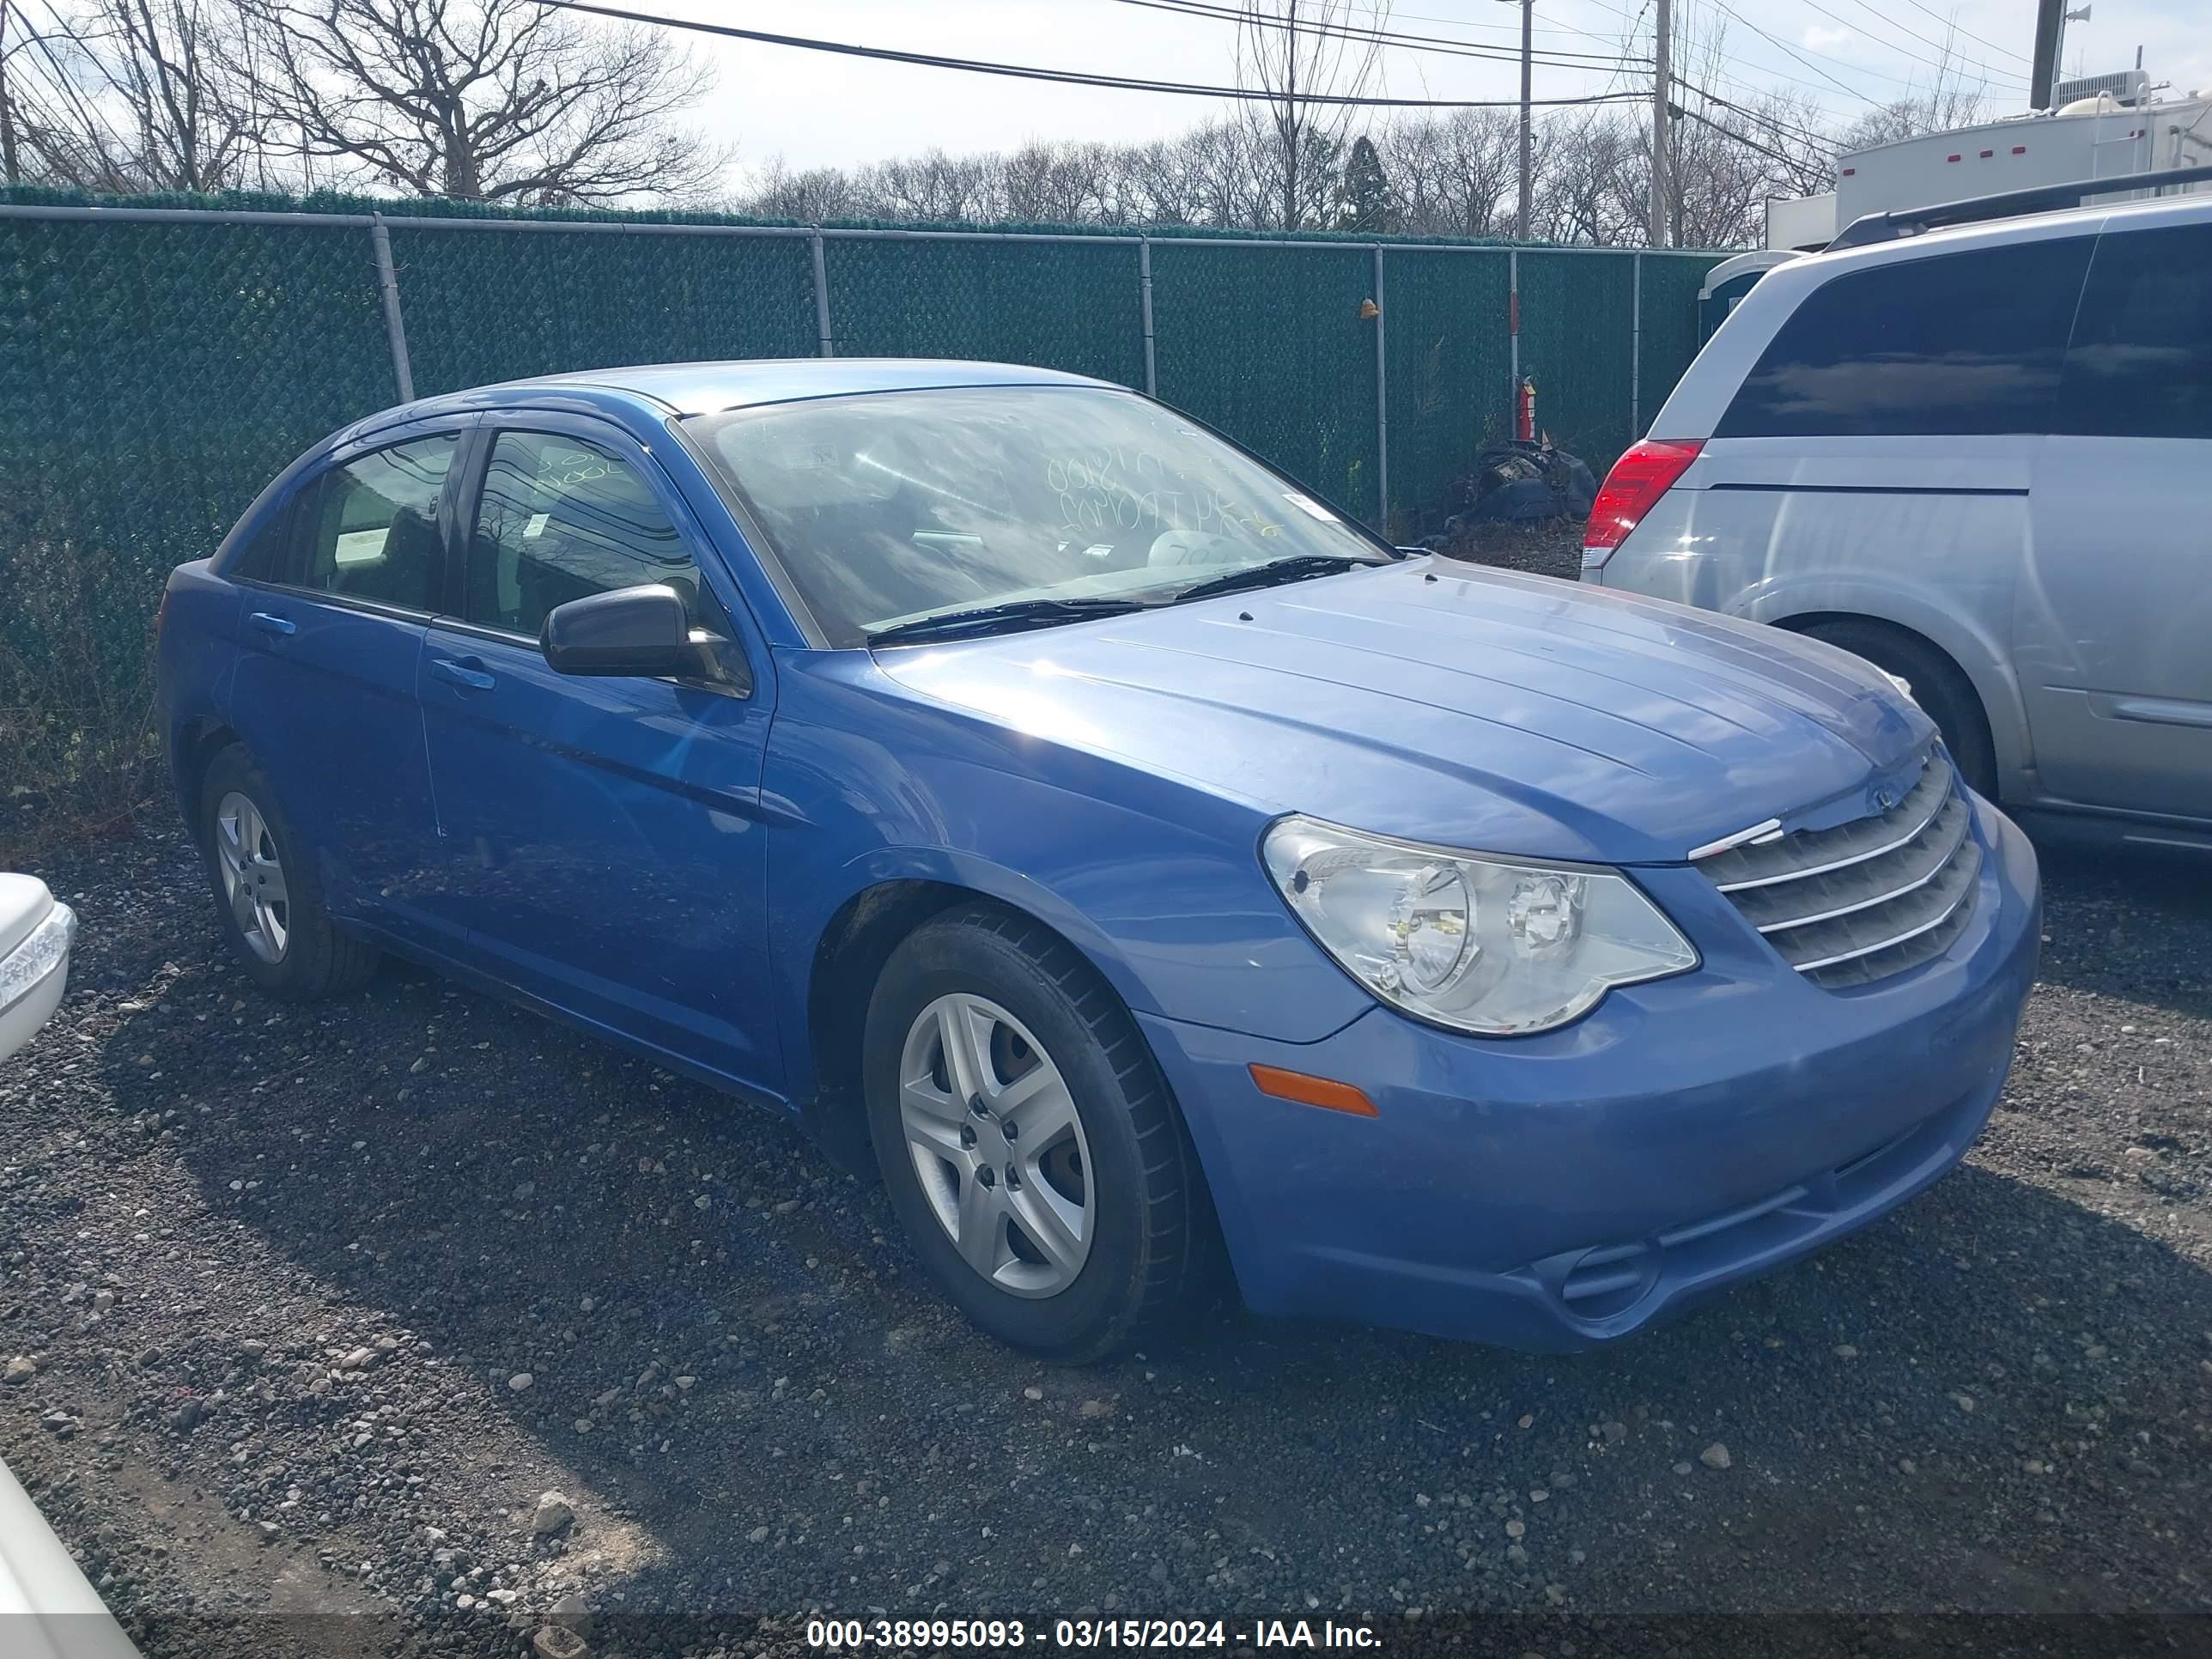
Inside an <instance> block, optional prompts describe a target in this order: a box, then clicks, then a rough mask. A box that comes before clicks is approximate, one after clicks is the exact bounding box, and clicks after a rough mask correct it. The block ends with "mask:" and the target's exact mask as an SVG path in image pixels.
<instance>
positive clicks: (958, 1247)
mask: <svg viewBox="0 0 2212 1659" xmlns="http://www.w3.org/2000/svg"><path fill="white" fill-rule="evenodd" d="M861 1069H862V1078H863V1083H864V1092H865V1094H866V1103H867V1115H868V1128H869V1134H870V1138H871V1139H872V1141H873V1142H874V1145H875V1151H876V1159H877V1163H878V1166H879V1167H880V1168H881V1170H882V1171H883V1176H884V1188H885V1189H886V1191H887V1193H888V1194H889V1196H890V1202H891V1207H892V1208H893V1209H894V1210H895V1211H896V1212H897V1214H898V1218H899V1220H900V1222H901V1224H902V1226H903V1227H904V1229H905V1231H906V1234H907V1237H908V1241H909V1242H910V1243H911V1244H912V1246H913V1248H914V1251H915V1255H917V1256H918V1257H920V1259H921V1264H922V1266H923V1267H924V1268H925V1269H926V1270H927V1272H928V1273H929V1276H930V1277H931V1278H932V1279H934V1280H935V1281H936V1283H937V1285H938V1286H939V1289H940V1290H941V1291H943V1292H944V1293H945V1296H946V1297H947V1298H948V1299H950V1300H951V1302H952V1303H953V1304H954V1305H955V1306H957V1308H959V1309H960V1310H961V1311H962V1312H963V1313H964V1314H966V1315H967V1316H968V1318H969V1321H970V1322H973V1323H974V1324H975V1325H977V1326H980V1327H981V1328H982V1329H984V1330H985V1331H987V1332H988V1333H989V1334H992V1335H993V1336H995V1337H997V1338H998V1339H999V1340H1000V1341H1002V1342H1006V1343H1009V1344H1011V1345H1012V1346H1015V1347H1018V1348H1024V1349H1027V1350H1028V1351H1030V1352H1032V1353H1036V1354H1038V1355H1041V1356H1042V1357H1044V1358H1049V1359H1054V1360H1057V1361H1060V1362H1061V1363H1063V1364H1084V1363H1086V1362H1088V1361H1091V1360H1094V1359H1098V1358H1103V1357H1104V1356H1105V1355H1107V1354H1109V1353H1111V1352H1115V1350H1117V1349H1119V1348H1121V1347H1124V1346H1127V1345H1128V1344H1129V1343H1130V1342H1132V1341H1133V1340H1137V1339H1139V1337H1140V1336H1142V1335H1145V1334H1148V1333H1152V1332H1155V1331H1157V1330H1158V1329H1160V1328H1164V1327H1168V1326H1172V1325H1176V1324H1179V1323H1181V1322H1183V1321H1184V1320H1185V1319H1186V1318H1187V1317H1188V1316H1189V1315H1190V1314H1191V1313H1193V1312H1194V1311H1195V1310H1198V1309H1199V1308H1201V1307H1203V1306H1204V1305H1205V1304H1206V1302H1207V1301H1208V1300H1209V1299H1210V1297H1211V1293H1212V1291H1214V1290H1215V1289H1217V1288H1218V1278H1217V1272H1216V1267H1217V1263H1218V1248H1219V1247H1218V1243H1217V1239H1218V1233H1217V1231H1216V1226H1215V1223H1214V1219H1213V1211H1212V1203H1211V1202H1210V1200H1209V1199H1208V1196H1207V1194H1206V1188H1205V1182H1204V1178H1203V1176H1201V1175H1200V1172H1199V1168H1198V1159H1197V1155H1196V1153H1195V1152H1194V1149H1193V1148H1192V1146H1191V1143H1190V1136H1189V1133H1188V1130H1187V1129H1186V1128H1185V1127H1184V1126H1183V1122H1182V1116H1181V1115H1180V1114H1179V1113H1178V1112H1177V1110H1176V1105H1175V1103H1174V1101H1173V1100H1172V1099H1171V1098H1170V1096H1169V1093H1168V1089H1167V1084H1166V1081H1165V1079H1163V1078H1162V1077H1161V1075H1160V1073H1159V1068H1158V1065H1157V1064H1156V1063H1155V1062H1154V1060H1153V1059H1152V1054H1151V1052H1150V1050H1149V1049H1148V1048H1146V1044H1145V1041H1144V1038H1143V1037H1142V1036H1141V1035H1140V1034H1139V1031H1138V1030H1137V1027H1136V1023H1135V1021H1133V1019H1131V1018H1130V1017H1129V1013H1128V1011H1127V1009H1126V1008H1124V1007H1123V1006H1121V1000H1119V999H1118V998H1117V997H1115V994H1114V993H1113V991H1112V990H1111V989H1110V988H1109V987H1108V986H1107V985H1106V983H1105V982H1104V981H1103V980H1101V979H1100V978H1099V976H1098V975H1097V973H1096V972H1095V971H1094V970H1093V969H1092V968H1091V964H1090V963H1087V962H1086V961H1085V960H1084V959H1083V958H1082V957H1080V956H1079V955H1078V954H1077V953H1076V952H1075V951H1073V949H1072V948H1071V947H1070V946H1069V945H1067V944H1066V941H1064V940H1062V939H1060V938H1059V937H1058V936H1057V935H1055V934H1054V933H1051V932H1050V931H1049V930H1048V929H1047V928H1046V927H1043V926H1042V925H1041V924H1040V923H1037V922H1036V921H1032V920H1030V918H1028V917H1025V916H1022V915H1017V914H1015V913H1014V912H1012V911H1009V910H1004V909H1000V908H997V907H995V906H988V905H979V906H976V907H974V908H962V909H957V910H953V911H950V912H947V913H946V914H945V915H940V916H939V917H937V918H935V919H934V920H933V921H927V922H925V923H923V924H922V926H921V927H919V928H917V929H916V930H915V932H914V933H911V934H909V935H908V937H907V938H906V939H904V940H903V941H902V943H901V944H900V945H898V947H897V948H896V950H894V951H892V952H891V953H890V959H889V960H888V961H887V962H886V963H884V970H883V974H882V976H881V977H880V978H879V979H878V981H877V984H876V987H875V991H874V994H873V995H872V997H871V998H870V1000H869V1004H868V1015H867V1029H866V1037H865V1039H864V1041H863V1045H862V1054H861Z"/></svg>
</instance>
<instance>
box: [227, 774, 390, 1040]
mask: <svg viewBox="0 0 2212 1659" xmlns="http://www.w3.org/2000/svg"><path fill="white" fill-rule="evenodd" d="M200 844H201V847H202V848H203V849H204V853H205V855H206V858H207V866H208V878H209V881H210V884H211V885H212V886H213V888H214V890H215V900H216V915H217V920H218V922H219V924H220V926H221V927H222V933H223V937H224V938H225V939H227V940H228V942H229V945H230V947H231V952H232V954H233V955H234V956H235V957H237V958H238V962H239V965H240V967H241V968H243V969H245V971H246V977H247V978H249V979H251V980H252V981H253V982H254V983H255V984H256V985H258V986H259V987H261V988H262V989H263V990H264V991H266V992H267V993H268V994H270V995H271V996H273V997H282V998H283V999H285V1000H288V1001H294V1002H306V1001H312V1000H314V999H315V998H317V997H325V996H331V995H334V994H337V993H338V992H341V991H350V990H353V989H355V988H356V987H359V986H362V985H364V984H366V983H367V982H368V978H369V976H370V975H372V974H374V972H375V971H376V963H377V960H378V957H377V952H376V951H375V950H374V947H372V946H370V945H364V944H362V942H361V941H360V940H358V939H354V938H352V937H350V936H349V935H348V934H347V933H343V932H342V931H341V930H340V929H339V927H338V925H337V923H336V922H334V921H331V917H330V914H329V912H328V911H326V910H325V908H323V893H322V884H321V883H320V882H319V880H318V879H317V878H316V875H315V871H314V867H313V861H312V860H310V859H309V858H307V856H306V852H305V849H304V848H302V847H301V844H300V842H299V841H298V839H297V838H296V837H295V836H294V834H293V832H292V828H291V824H290V823H289V820H288V819H287V818H286V817H285V816H284V812H283V808H282V807H281V806H280V805H278V804H277V800H276V792H275V791H274V790H272V789H271V788H270V787H269V780H268V779H267V778H265V777H264V776H263V775H262V773H261V769H260V768H259V767H258V766H256V765H255V764H254V763H253V757H252V756H251V755H250V754H248V753H247V752H246V748H245V745H243V744H232V745H231V746H230V747H229V748H228V749H226V750H223V751H222V753H221V754H219V755H217V756H216V757H215V759H214V760H213V761H212V762H211V763H210V764H209V766H208V769H207V776H206V779H205V781H204V783H203V785H202V787H201V789H200Z"/></svg>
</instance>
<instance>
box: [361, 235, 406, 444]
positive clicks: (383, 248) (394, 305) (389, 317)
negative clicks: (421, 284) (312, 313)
mask: <svg viewBox="0 0 2212 1659" xmlns="http://www.w3.org/2000/svg"><path fill="white" fill-rule="evenodd" d="M368 242H369V246H371V247H373V248H374V249H375V250H376V287H377V292H378V293H379V295H381V296H382V298H383V301H384V337H385V340H386V343H389V344H390V346H391V347H392V378H393V379H394V380H398V383H399V401H400V402H401V403H403V404H411V403H413V402H414V401H415V369H414V366H413V365H412V364H410V362H408V361H407V325H406V323H405V322H404V320H403V319H401V317H400V315H399V273H398V271H396V270H393V269H392V233H391V232H389V231H387V230H386V229H385V228H384V216H383V215H382V214H380V213H377V214H372V215H370V216H369V221H368Z"/></svg>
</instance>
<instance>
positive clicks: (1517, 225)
mask: <svg viewBox="0 0 2212 1659" xmlns="http://www.w3.org/2000/svg"><path fill="white" fill-rule="evenodd" d="M1535 35H1536V0H1521V211H1520V214H1519V216H1518V217H1517V218H1516V220H1515V221H1514V231H1513V239H1514V240H1516V241H1519V242H1525V241H1527V240H1528V222H1529V219H1530V217H1531V216H1532V215H1531V213H1530V208H1531V206H1532V204H1533V203H1532V198H1533V196H1534V189H1535V182H1534V179H1532V178H1531V177H1530V175H1531V173H1534V170H1535V165H1536V138H1535V135H1534V133H1533V132H1531V131H1529V127H1528V96H1529V90H1530V82H1531V81H1532V79H1533V76H1534V64H1535V61H1536V60H1535V52H1534V46H1533V42H1534V40H1535Z"/></svg>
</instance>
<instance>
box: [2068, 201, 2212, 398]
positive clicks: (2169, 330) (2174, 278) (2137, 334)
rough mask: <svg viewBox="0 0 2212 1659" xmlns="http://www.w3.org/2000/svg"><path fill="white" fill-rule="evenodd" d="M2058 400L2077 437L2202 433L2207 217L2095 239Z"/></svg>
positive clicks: (2209, 390)
mask: <svg viewBox="0 0 2212 1659" xmlns="http://www.w3.org/2000/svg"><path fill="white" fill-rule="evenodd" d="M2059 409H2060V417H2059V418H2060V425H2059V428H2058V429H2059V430H2060V431H2062V432H2064V433H2068V434H2071V435H2080V436H2082V437H2105V438H2212V224H2206V225H2176V226H2173V227H2172V228H2169V229H2166V230H2130V231H2124V232H2122V233H2120V234H2116V235H2106V236H2105V237H2102V238H2100V240H2099V241H2098V243H2097V254H2096V258H2094V259H2093V260H2092V261H2091V262H2090V265H2089V283H2088V286H2087V288H2086V289H2083V290H2082V293H2081V313H2080V315H2079V316H2077V317H2076V318H2075V321H2074V340H2073V343H2072V344H2071V345H2070V346H2069V348H2068V349H2067V352H2066V384H2065V389H2064V391H2063V394H2062V395H2061V397H2060V398H2059Z"/></svg>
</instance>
